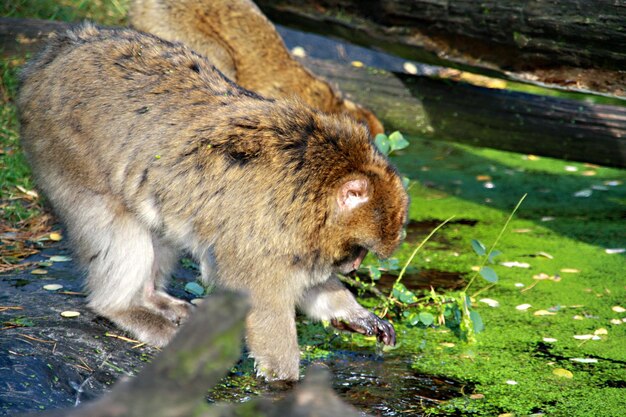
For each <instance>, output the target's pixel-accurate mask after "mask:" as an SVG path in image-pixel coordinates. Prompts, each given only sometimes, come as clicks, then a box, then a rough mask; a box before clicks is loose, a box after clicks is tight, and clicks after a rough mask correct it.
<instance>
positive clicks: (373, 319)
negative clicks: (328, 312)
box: [330, 314, 396, 346]
mask: <svg viewBox="0 0 626 417" xmlns="http://www.w3.org/2000/svg"><path fill="white" fill-rule="evenodd" d="M330 323H331V324H332V325H333V326H334V327H335V328H337V329H339V330H347V331H351V332H355V333H360V334H364V335H366V336H376V339H378V341H379V342H382V343H384V344H386V345H391V346H393V345H395V344H396V331H395V330H394V328H393V326H392V325H391V324H390V323H389V322H387V321H385V320H382V319H380V318H379V317H378V316H376V315H375V314H370V315H369V316H367V317H362V318H358V319H354V320H351V321H346V320H340V319H332V320H331V321H330Z"/></svg>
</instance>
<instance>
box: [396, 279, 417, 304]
mask: <svg viewBox="0 0 626 417" xmlns="http://www.w3.org/2000/svg"><path fill="white" fill-rule="evenodd" d="M391 293H392V295H393V296H394V297H395V298H397V299H398V300H400V301H401V302H403V303H405V304H411V303H415V302H416V301H417V297H416V296H415V294H413V293H412V292H411V291H410V290H409V289H407V287H405V286H404V285H403V284H402V283H400V282H398V283H396V284H394V286H393V290H392V291H391Z"/></svg>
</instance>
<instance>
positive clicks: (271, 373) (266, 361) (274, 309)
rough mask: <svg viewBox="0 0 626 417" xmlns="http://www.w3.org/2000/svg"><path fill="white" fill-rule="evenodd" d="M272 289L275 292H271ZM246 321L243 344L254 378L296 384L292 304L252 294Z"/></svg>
mask: <svg viewBox="0 0 626 417" xmlns="http://www.w3.org/2000/svg"><path fill="white" fill-rule="evenodd" d="M274 289H275V288H274ZM251 298H252V308H251V310H250V313H249V314H248V318H247V320H246V325H247V334H246V338H247V344H248V348H249V350H250V356H252V357H254V359H255V363H256V369H257V375H259V376H263V377H265V378H266V379H267V380H268V381H271V380H297V379H298V376H299V373H300V372H299V371H300V348H299V346H298V336H297V333H296V321H295V303H294V302H292V301H291V300H289V297H282V296H281V294H277V292H276V291H274V292H273V293H272V294H263V293H259V292H258V291H253V292H252V294H251Z"/></svg>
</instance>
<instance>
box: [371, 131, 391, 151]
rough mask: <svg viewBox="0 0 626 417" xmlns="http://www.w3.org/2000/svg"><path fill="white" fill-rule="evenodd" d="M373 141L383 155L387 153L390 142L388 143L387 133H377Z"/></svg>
mask: <svg viewBox="0 0 626 417" xmlns="http://www.w3.org/2000/svg"><path fill="white" fill-rule="evenodd" d="M374 143H375V144H376V147H377V148H378V150H379V151H380V152H381V153H382V154H383V155H389V150H390V148H391V144H390V143H389V138H388V137H387V135H385V134H384V133H379V134H378V135H376V137H375V138H374Z"/></svg>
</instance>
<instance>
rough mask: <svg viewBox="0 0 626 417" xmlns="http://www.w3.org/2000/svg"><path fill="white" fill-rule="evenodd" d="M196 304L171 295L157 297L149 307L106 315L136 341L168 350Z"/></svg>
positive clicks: (152, 298) (158, 295)
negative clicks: (167, 347)
mask: <svg viewBox="0 0 626 417" xmlns="http://www.w3.org/2000/svg"><path fill="white" fill-rule="evenodd" d="M192 308H193V305H192V304H189V303H187V302H185V301H182V300H179V299H177V298H174V297H171V296H169V295H167V294H155V296H154V297H151V298H150V302H149V303H148V305H146V306H134V307H130V308H128V309H125V310H121V311H114V312H108V313H107V314H103V315H104V316H105V317H107V318H108V319H110V320H111V321H113V322H114V323H115V324H116V325H118V326H119V327H120V328H122V329H124V330H126V331H128V332H130V333H132V335H133V336H134V337H136V338H137V339H139V340H141V341H142V342H146V343H148V344H151V345H153V346H157V347H162V346H165V345H166V344H167V343H169V341H170V340H171V339H172V338H173V337H174V334H175V333H176V331H177V330H178V327H179V326H180V325H181V324H182V323H183V322H184V321H185V320H186V319H187V317H188V316H189V314H190V312H191V310H192Z"/></svg>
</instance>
